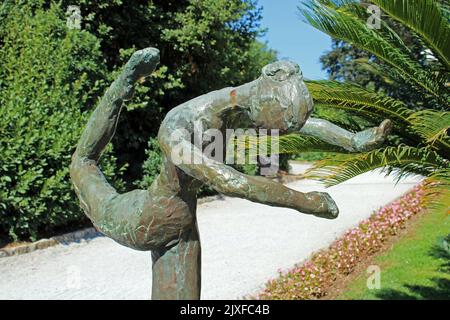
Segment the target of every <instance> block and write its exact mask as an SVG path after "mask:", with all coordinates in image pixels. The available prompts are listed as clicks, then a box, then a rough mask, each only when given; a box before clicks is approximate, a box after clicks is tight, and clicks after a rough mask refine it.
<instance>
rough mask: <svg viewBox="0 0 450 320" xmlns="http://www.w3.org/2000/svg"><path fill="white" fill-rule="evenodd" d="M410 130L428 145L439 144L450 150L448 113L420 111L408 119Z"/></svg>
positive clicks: (449, 114) (449, 113)
mask: <svg viewBox="0 0 450 320" xmlns="http://www.w3.org/2000/svg"><path fill="white" fill-rule="evenodd" d="M408 120H409V121H410V123H411V128H412V129H413V130H414V131H415V132H417V133H418V134H419V135H420V136H421V137H422V138H423V139H424V140H425V141H426V143H428V144H430V145H435V144H436V143H437V144H441V145H443V146H445V147H446V148H448V149H449V150H450V138H449V136H448V132H449V130H450V112H440V111H435V110H422V111H418V112H415V113H413V114H411V115H410V116H409V118H408Z"/></svg>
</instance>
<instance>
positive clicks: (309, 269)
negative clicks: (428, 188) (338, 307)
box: [258, 185, 424, 300]
mask: <svg viewBox="0 0 450 320" xmlns="http://www.w3.org/2000/svg"><path fill="white" fill-rule="evenodd" d="M423 201H424V191H423V187H422V185H418V186H416V187H414V188H413V190H411V191H410V192H409V193H407V194H406V195H404V196H403V197H401V198H400V199H398V200H396V201H394V202H393V203H391V204H389V205H387V206H385V207H383V208H381V209H380V210H379V211H378V212H376V213H374V214H373V215H372V216H371V217H370V218H368V219H366V220H364V221H362V222H361V223H360V224H359V225H358V226H357V227H355V228H353V229H350V230H348V231H347V232H346V233H345V234H344V235H343V236H342V237H341V238H339V239H338V240H336V241H334V242H333V243H332V244H331V245H330V246H329V247H328V248H327V249H325V250H321V251H319V252H317V253H315V254H314V255H313V256H312V257H311V258H309V259H308V260H307V261H306V262H304V263H303V264H301V265H299V266H297V267H295V268H293V269H292V270H289V271H287V272H285V273H280V276H279V277H278V278H277V279H274V280H271V281H269V282H268V283H267V284H266V289H265V290H264V292H262V293H261V294H259V296H258V298H259V299H283V300H289V299H295V300H300V299H317V298H320V297H323V296H325V295H326V292H327V289H328V288H329V287H330V286H331V285H332V284H333V282H334V281H335V280H336V278H337V275H338V274H341V275H348V274H350V273H351V272H352V271H353V270H354V268H355V267H356V266H357V264H358V262H360V261H361V260H363V259H364V258H366V257H368V256H370V255H373V254H374V253H376V252H377V251H379V250H380V249H381V247H382V246H383V243H384V242H386V240H387V239H389V238H390V237H392V236H394V235H396V234H397V233H398V232H399V230H401V229H403V228H404V227H405V223H406V221H407V220H409V219H410V218H411V217H412V216H414V215H415V214H417V213H419V212H420V211H421V210H422V205H423Z"/></svg>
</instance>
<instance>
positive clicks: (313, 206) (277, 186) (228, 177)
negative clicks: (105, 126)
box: [177, 141, 339, 219]
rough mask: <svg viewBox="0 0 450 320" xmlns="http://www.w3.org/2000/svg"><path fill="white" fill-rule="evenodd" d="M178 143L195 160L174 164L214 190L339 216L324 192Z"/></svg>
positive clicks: (333, 216) (322, 214) (309, 211)
mask: <svg viewBox="0 0 450 320" xmlns="http://www.w3.org/2000/svg"><path fill="white" fill-rule="evenodd" d="M181 144H184V146H183V147H184V148H185V149H184V150H193V156H194V159H197V161H196V163H192V164H191V163H181V164H177V167H179V168H180V169H181V170H183V171H184V172H185V173H187V174H188V175H190V176H192V177H194V178H196V179H197V180H200V181H202V182H203V183H205V184H207V185H209V186H211V187H212V188H213V189H215V190H216V191H217V192H220V193H222V194H225V195H228V196H231V197H239V198H245V199H248V200H250V201H254V202H258V203H263V204H267V205H271V206H277V207H285V208H291V209H295V210H298V211H300V212H302V213H306V214H313V215H315V216H318V217H322V218H327V219H335V218H337V216H338V213H339V211H338V208H337V206H336V204H335V202H334V201H333V200H332V199H331V197H330V196H329V195H328V194H327V193H322V192H310V193H302V192H299V191H295V190H293V189H290V188H288V187H286V186H284V185H283V184H281V183H277V182H275V181H273V180H271V179H267V178H264V177H256V176H249V175H246V174H243V173H241V172H239V171H237V170H235V169H233V168H231V167H229V166H227V165H225V164H223V163H220V162H218V161H215V160H212V159H210V158H208V157H206V156H205V155H204V154H203V153H202V152H201V150H199V149H198V148H196V147H194V146H192V145H191V144H190V142H188V141H183V142H181ZM178 146H180V145H179V144H178ZM198 160H200V161H198Z"/></svg>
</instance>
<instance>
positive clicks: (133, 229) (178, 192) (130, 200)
mask: <svg viewBox="0 0 450 320" xmlns="http://www.w3.org/2000/svg"><path fill="white" fill-rule="evenodd" d="M158 62H159V51H158V50H157V49H154V48H147V49H144V50H140V51H137V52H136V53H135V54H134V55H133V56H132V57H131V59H130V61H128V63H127V64H126V65H125V67H124V69H123V71H122V73H121V74H120V76H119V77H118V79H116V80H115V81H114V82H113V83H112V84H111V86H110V87H109V89H108V90H107V91H106V93H105V95H104V97H103V98H102V100H101V102H100V104H99V105H98V107H97V109H96V110H95V111H94V113H93V114H92V116H91V118H90V120H89V122H88V124H87V126H86V128H85V130H84V132H83V134H82V136H81V138H80V141H79V143H78V146H77V149H76V151H75V153H74V155H73V157H72V164H71V167H70V174H71V178H72V181H73V184H74V186H75V191H76V193H77V195H78V198H79V199H80V202H81V206H82V208H83V209H84V211H85V212H86V215H87V216H88V217H89V218H90V219H91V220H92V222H93V223H94V225H95V226H96V227H97V228H98V229H99V230H100V231H101V232H102V233H104V234H105V235H106V236H108V237H110V238H112V239H113V240H115V241H117V242H118V243H120V244H122V245H124V246H127V247H130V248H133V249H136V250H151V251H152V260H153V288H152V298H153V299H199V298H200V277H201V275H200V270H201V268H200V253H201V247H200V239H199V233H198V226H197V219H196V207H197V190H198V188H199V187H200V186H201V185H202V184H208V185H210V186H211V187H212V188H214V189H215V190H217V191H218V192H220V193H222V194H225V195H228V196H232V197H240V198H245V199H248V200H251V201H255V202H259V203H263V204H268V205H271V206H279V207H286V208H291V209H295V210H297V211H299V212H301V213H305V214H312V215H315V216H317V217H321V218H327V219H334V218H336V217H337V216H338V208H337V206H336V204H335V202H334V201H333V200H332V199H331V197H330V196H329V195H328V194H327V193H322V192H309V193H302V192H298V191H295V190H292V189H289V188H287V187H286V186H284V185H282V184H279V183H277V182H275V181H273V180H271V179H267V178H264V177H256V176H248V175H245V174H242V173H240V172H238V171H236V170H234V169H233V168H231V167H229V166H227V165H225V164H224V163H222V162H219V161H216V160H214V159H212V158H210V157H206V156H205V155H204V153H203V152H202V150H201V149H199V148H198V146H196V145H195V144H193V143H192V141H191V137H192V135H194V132H195V130H198V129H200V130H202V131H206V130H208V129H219V130H221V131H224V130H225V129H234V128H249V127H250V128H266V129H275V128H276V129H279V130H280V132H282V133H288V132H295V131H296V132H298V131H300V132H302V133H303V134H307V135H312V136H316V137H318V138H320V139H323V140H325V141H327V142H329V143H333V144H335V145H339V146H342V147H344V148H345V149H347V150H349V151H358V150H367V149H370V148H373V147H375V146H378V145H379V144H380V143H382V142H383V140H384V138H385V136H386V134H387V132H388V130H389V127H390V122H389V121H385V122H383V123H382V125H380V127H378V128H373V129H369V130H366V131H363V132H360V133H356V134H353V133H350V132H348V131H345V130H343V129H341V128H339V127H337V126H335V125H333V124H331V123H329V122H327V121H324V120H320V119H312V118H310V114H311V112H312V110H313V101H312V99H311V97H310V95H309V93H308V90H307V88H306V86H305V84H304V83H303V81H302V74H301V72H300V69H299V67H298V65H296V64H294V63H292V62H288V61H281V62H275V63H273V64H270V65H267V66H266V67H264V68H263V71H262V75H261V77H260V78H258V79H257V80H255V81H252V82H250V83H246V84H244V85H241V86H239V87H235V88H225V89H221V90H218V91H213V92H210V93H208V94H205V95H203V96H200V97H197V98H195V99H193V100H190V101H188V102H186V103H183V104H181V105H179V106H178V107H176V108H174V109H172V110H171V111H170V112H169V113H168V114H167V116H166V117H165V119H164V121H163V122H162V124H161V126H160V130H159V134H158V140H159V143H160V146H161V149H162V151H163V158H164V160H163V166H162V168H161V172H160V175H159V176H158V177H157V179H156V180H155V182H154V183H153V184H152V186H151V187H150V188H149V190H134V191H131V192H128V193H125V194H119V193H117V192H116V190H115V189H114V188H113V187H112V186H111V185H109V184H108V182H107V181H106V179H105V178H104V176H103V174H102V172H101V171H100V169H99V168H98V166H97V161H98V160H99V158H100V155H101V153H102V151H103V150H104V148H105V147H106V145H107V144H108V143H109V141H110V140H111V138H112V137H113V135H114V131H115V128H116V125H117V120H118V118H119V115H120V111H121V108H122V105H123V102H124V101H127V100H130V99H131V98H132V96H133V92H134V86H135V84H136V82H137V81H138V80H139V79H141V78H143V77H146V76H148V75H149V74H151V73H152V72H153V71H154V69H155V67H156V66H157V64H158ZM199 126H200V128H198V127H199ZM179 129H183V130H185V131H186V130H187V132H188V134H189V135H191V137H186V136H183V135H176V134H174V133H175V132H176V131H177V130H179ZM183 145H184V146H186V147H189V148H190V150H192V152H193V154H194V156H195V157H197V158H198V159H201V161H200V163H199V161H196V162H195V163H189V162H186V163H181V164H175V162H174V161H173V158H172V157H173V150H174V148H179V147H180V146H183Z"/></svg>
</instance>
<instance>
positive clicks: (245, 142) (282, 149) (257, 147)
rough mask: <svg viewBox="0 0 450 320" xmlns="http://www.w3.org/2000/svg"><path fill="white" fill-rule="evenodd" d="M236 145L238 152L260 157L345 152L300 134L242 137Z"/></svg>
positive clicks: (238, 138)
mask: <svg viewBox="0 0 450 320" xmlns="http://www.w3.org/2000/svg"><path fill="white" fill-rule="evenodd" d="M234 144H235V146H236V149H237V150H245V152H246V154H252V155H258V156H266V155H269V154H298V153H302V152H315V151H329V152H341V151H344V150H343V149H341V148H339V147H337V146H334V145H331V144H328V143H326V142H324V141H322V140H320V139H318V138H315V137H311V136H306V135H302V134H299V133H292V134H287V135H282V136H275V135H271V136H269V135H267V136H261V135H242V136H240V137H237V138H236V139H235V141H234Z"/></svg>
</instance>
